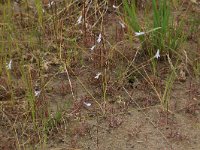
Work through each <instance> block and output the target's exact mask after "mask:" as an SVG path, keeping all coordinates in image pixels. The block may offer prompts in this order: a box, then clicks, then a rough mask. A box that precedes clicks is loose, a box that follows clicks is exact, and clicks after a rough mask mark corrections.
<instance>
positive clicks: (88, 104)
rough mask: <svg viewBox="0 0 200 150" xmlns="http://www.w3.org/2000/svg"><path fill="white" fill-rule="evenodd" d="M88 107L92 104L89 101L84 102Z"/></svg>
mask: <svg viewBox="0 0 200 150" xmlns="http://www.w3.org/2000/svg"><path fill="white" fill-rule="evenodd" d="M83 103H84V104H85V105H86V106H87V107H90V106H91V105H92V104H91V103H88V102H83Z"/></svg>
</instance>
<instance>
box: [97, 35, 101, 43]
mask: <svg viewBox="0 0 200 150" xmlns="http://www.w3.org/2000/svg"><path fill="white" fill-rule="evenodd" d="M101 38H102V36H101V33H100V34H99V36H98V39H97V43H100V42H101Z"/></svg>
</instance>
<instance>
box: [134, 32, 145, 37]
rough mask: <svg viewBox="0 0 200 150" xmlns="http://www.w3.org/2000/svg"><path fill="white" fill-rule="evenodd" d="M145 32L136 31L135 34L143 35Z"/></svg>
mask: <svg viewBox="0 0 200 150" xmlns="http://www.w3.org/2000/svg"><path fill="white" fill-rule="evenodd" d="M144 34H145V32H135V36H141V35H144Z"/></svg>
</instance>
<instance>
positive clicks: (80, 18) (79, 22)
mask: <svg viewBox="0 0 200 150" xmlns="http://www.w3.org/2000/svg"><path fill="white" fill-rule="evenodd" d="M82 18H83V16H82V15H81V16H80V17H79V18H78V20H77V24H81V22H82Z"/></svg>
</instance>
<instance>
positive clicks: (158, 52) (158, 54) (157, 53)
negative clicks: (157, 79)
mask: <svg viewBox="0 0 200 150" xmlns="http://www.w3.org/2000/svg"><path fill="white" fill-rule="evenodd" d="M154 57H155V58H156V59H158V58H159V57H160V50H159V49H158V50H157V52H156V55H155V56H154Z"/></svg>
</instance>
